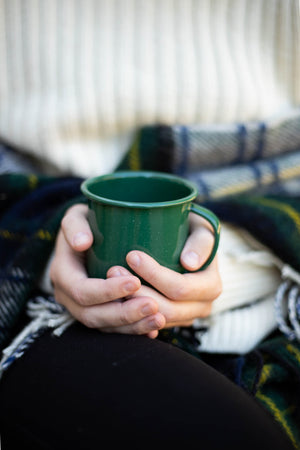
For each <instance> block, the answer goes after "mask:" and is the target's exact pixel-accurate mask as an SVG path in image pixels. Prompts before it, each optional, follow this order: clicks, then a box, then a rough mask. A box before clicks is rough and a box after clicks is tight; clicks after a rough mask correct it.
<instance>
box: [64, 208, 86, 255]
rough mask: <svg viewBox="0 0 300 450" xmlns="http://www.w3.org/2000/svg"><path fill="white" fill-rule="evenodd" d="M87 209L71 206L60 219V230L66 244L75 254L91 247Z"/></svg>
mask: <svg viewBox="0 0 300 450" xmlns="http://www.w3.org/2000/svg"><path fill="white" fill-rule="evenodd" d="M87 211H88V207H87V205H84V204H78V205H75V206H71V208H69V209H68V210H67V212H66V214H65V216H64V218H63V219H62V222H61V229H62V232H63V234H64V236H65V239H66V241H67V242H68V244H69V245H70V246H71V247H72V248H73V250H75V251H77V252H82V251H85V250H87V249H88V248H90V247H91V245H92V243H93V234H92V231H91V229H90V226H89V223H88V221H87Z"/></svg>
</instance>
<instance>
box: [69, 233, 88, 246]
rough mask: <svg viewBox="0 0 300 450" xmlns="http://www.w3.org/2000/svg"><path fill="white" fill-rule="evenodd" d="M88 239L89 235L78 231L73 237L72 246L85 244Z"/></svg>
mask: <svg viewBox="0 0 300 450" xmlns="http://www.w3.org/2000/svg"><path fill="white" fill-rule="evenodd" d="M89 241H90V237H89V235H88V234H87V233H84V232H83V231H80V232H79V233H77V234H75V236H74V237H73V245H74V247H79V246H80V245H83V244H87V243H88V242H89Z"/></svg>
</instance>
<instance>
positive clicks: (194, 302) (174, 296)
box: [107, 214, 222, 327]
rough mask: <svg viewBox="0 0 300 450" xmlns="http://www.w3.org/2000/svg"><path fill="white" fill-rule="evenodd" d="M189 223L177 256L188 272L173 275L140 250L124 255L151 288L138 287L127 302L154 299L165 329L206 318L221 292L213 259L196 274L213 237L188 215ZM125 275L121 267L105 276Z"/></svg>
mask: <svg viewBox="0 0 300 450" xmlns="http://www.w3.org/2000/svg"><path fill="white" fill-rule="evenodd" d="M190 222H191V234H190V236H189V238H188V240H187V241H186V244H185V247H184V249H183V251H182V254H181V264H182V265H183V266H184V267H185V269H187V270H189V271H190V273H184V274H179V273H177V272H174V271H172V270H170V269H168V268H166V267H163V266H161V265H160V264H158V263H157V262H156V261H155V260H154V259H153V258H151V257H150V256H149V255H147V254H145V253H143V252H140V251H132V252H130V253H129V254H128V255H127V263H128V265H129V266H130V267H131V268H132V269H133V270H134V272H135V273H136V274H137V275H139V276H140V277H141V278H143V279H144V280H145V281H147V282H148V283H149V284H150V285H151V286H153V288H150V287H148V286H145V285H144V286H141V287H140V288H139V289H138V290H136V291H135V292H134V293H133V294H131V295H129V296H127V299H133V298H135V299H139V300H140V299H141V298H145V299H146V298H148V299H153V300H155V301H156V302H157V304H158V309H159V311H160V312H161V313H162V314H163V316H164V318H165V321H166V322H165V327H173V326H188V325H191V324H192V322H193V321H194V319H195V318H197V317H206V316H208V315H209V314H210V312H211V308H212V301H213V300H214V299H216V298H217V297H218V296H219V295H220V293H221V288H222V284H221V279H220V275H219V272H218V264H217V257H215V258H214V260H213V261H212V263H211V264H210V265H209V266H208V267H207V268H206V269H205V270H203V271H198V270H199V268H200V267H201V266H202V265H203V264H204V263H205V261H206V260H207V258H208V257H209V254H210V252H211V249H212V247H213V242H214V241H213V240H214V237H213V234H212V230H211V229H210V225H209V224H208V223H207V222H206V221H205V220H203V219H201V218H200V217H199V216H196V215H194V214H191V215H190ZM195 271H197V272H195ZM128 274H129V272H128V271H127V270H126V269H125V268H122V267H112V268H111V269H110V270H109V271H108V274H107V275H108V277H109V278H110V277H115V276H126V275H128Z"/></svg>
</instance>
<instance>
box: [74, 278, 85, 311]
mask: <svg viewBox="0 0 300 450" xmlns="http://www.w3.org/2000/svg"><path fill="white" fill-rule="evenodd" d="M71 297H72V299H73V300H74V301H75V302H76V303H77V304H78V305H80V306H86V298H85V295H84V292H83V290H82V284H81V283H76V284H73V285H72V287H71Z"/></svg>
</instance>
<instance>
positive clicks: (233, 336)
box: [194, 224, 284, 353]
mask: <svg viewBox="0 0 300 450" xmlns="http://www.w3.org/2000/svg"><path fill="white" fill-rule="evenodd" d="M218 258H219V269H220V275H221V279H222V283H223V291H222V293H221V295H220V296H219V297H218V298H217V299H216V300H215V301H214V303H213V307H212V313H211V315H210V316H209V317H208V318H207V319H197V320H196V321H195V322H194V326H195V327H196V328H197V327H199V326H200V327H207V331H206V332H204V333H203V332H202V331H201V332H199V333H196V336H198V338H199V341H200V344H199V346H198V350H200V351H204V352H215V353H246V352H248V351H250V350H252V349H253V348H254V347H255V346H256V345H257V344H258V343H259V342H260V341H261V340H262V339H263V338H265V337H266V336H267V335H268V334H269V333H270V332H271V331H274V330H275V329H276V327H277V321H276V314H275V306H274V300H275V294H276V291H277V289H278V287H279V285H280V283H281V282H282V275H283V270H284V264H283V263H282V262H281V261H280V260H279V259H278V258H277V257H275V256H274V255H273V254H272V253H271V252H270V251H269V250H268V249H266V248H265V247H264V246H262V245H261V244H260V243H259V242H258V241H256V240H255V239H254V238H253V237H252V236H251V235H250V234H249V233H247V232H245V230H242V229H241V228H238V227H235V226H232V225H228V224H223V225H222V234H221V238H220V247H219V252H218Z"/></svg>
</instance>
